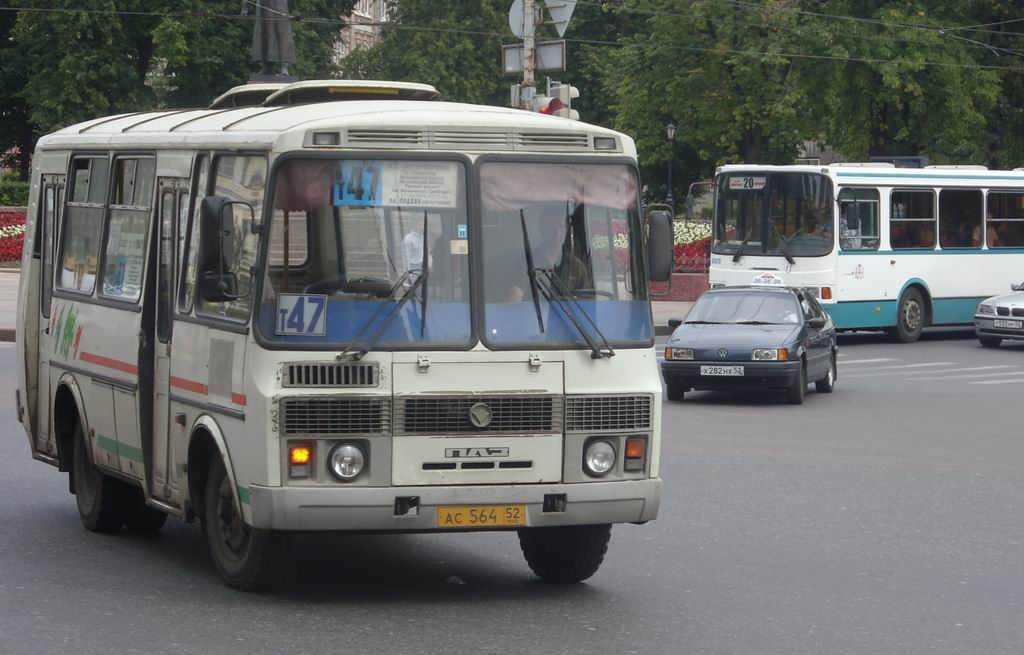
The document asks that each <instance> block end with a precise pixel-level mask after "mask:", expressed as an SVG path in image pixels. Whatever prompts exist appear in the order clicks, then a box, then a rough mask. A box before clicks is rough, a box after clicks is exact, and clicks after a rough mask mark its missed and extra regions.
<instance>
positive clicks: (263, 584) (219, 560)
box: [203, 457, 288, 591]
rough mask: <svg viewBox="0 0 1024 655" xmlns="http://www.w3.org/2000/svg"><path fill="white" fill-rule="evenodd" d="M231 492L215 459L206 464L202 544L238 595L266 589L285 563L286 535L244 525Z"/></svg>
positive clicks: (221, 467)
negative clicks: (205, 544) (207, 546)
mask: <svg viewBox="0 0 1024 655" xmlns="http://www.w3.org/2000/svg"><path fill="white" fill-rule="evenodd" d="M235 493H236V492H235V490H234V488H233V485H232V484H231V478H230V477H228V474H227V470H226V469H225V468H224V463H223V462H222V461H221V459H220V458H219V457H216V458H214V460H213V461H212V462H210V471H209V474H208V475H207V478H206V494H205V496H206V497H205V499H204V500H205V510H206V511H205V515H204V516H203V521H204V525H205V527H206V540H207V544H208V545H209V547H210V555H211V556H212V557H213V563H214V564H215V565H216V566H217V571H218V573H220V577H221V578H222V579H223V580H224V582H225V583H226V584H227V585H228V586H229V587H233V588H234V589H238V590H241V591H257V590H260V589H265V588H267V587H269V586H270V585H271V584H272V583H273V582H274V581H275V578H276V573H277V571H278V566H279V565H280V564H281V563H283V562H285V561H286V559H287V557H286V555H287V549H288V535H287V534H286V533H282V532H274V531H272V530H257V529H256V528H252V527H250V526H248V525H246V524H245V520H244V519H243V518H242V516H241V514H239V512H238V501H237V499H236V495H235Z"/></svg>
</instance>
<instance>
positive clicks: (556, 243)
mask: <svg viewBox="0 0 1024 655" xmlns="http://www.w3.org/2000/svg"><path fill="white" fill-rule="evenodd" d="M580 211H582V207H577V209H576V211H575V212H573V214H572V215H570V216H566V214H565V209H564V207H562V206H559V205H553V204H552V205H545V206H544V208H543V209H542V210H541V212H540V216H539V217H538V221H537V230H536V232H535V233H539V234H540V242H539V243H531V244H530V247H531V249H532V251H533V266H534V268H535V269H537V270H542V269H543V270H549V271H551V273H552V277H553V278H554V281H555V285H556V290H558V291H560V292H561V293H564V294H566V295H573V293H572V292H573V291H576V290H579V289H592V288H593V286H594V284H593V281H592V276H591V275H590V270H589V268H588V267H587V266H586V265H585V264H584V263H583V260H582V259H581V258H580V255H579V253H578V252H577V248H575V247H574V246H575V240H573V239H570V238H568V236H569V233H568V228H569V227H570V226H571V225H572V221H573V218H574V217H575V216H576V215H577V214H578V213H579V212H580ZM531 232H533V231H532V230H531ZM521 259H523V258H522V256H518V254H517V256H516V257H515V258H513V261H515V260H521ZM524 286H525V285H523V284H522V282H517V283H515V284H513V285H512V286H511V287H510V288H509V290H508V297H507V302H520V301H522V300H523V299H524V298H525V297H527V294H526V293H525V290H524V288H523V287H524Z"/></svg>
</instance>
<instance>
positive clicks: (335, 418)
mask: <svg viewBox="0 0 1024 655" xmlns="http://www.w3.org/2000/svg"><path fill="white" fill-rule="evenodd" d="M390 430H391V402H390V400H388V399H387V398H384V397H377V396H374V397H366V396H363V397H359V396H344V397H323V396H309V397H304V398H285V399H284V400H282V401H281V432H282V434H284V435H285V436H289V437H291V436H334V435H345V436H351V435H374V434H386V433H388V432H389V431H390Z"/></svg>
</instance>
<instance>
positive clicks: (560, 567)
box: [519, 524, 612, 582]
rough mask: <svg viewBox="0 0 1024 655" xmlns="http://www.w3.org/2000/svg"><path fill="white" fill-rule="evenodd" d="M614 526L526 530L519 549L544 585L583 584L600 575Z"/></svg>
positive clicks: (569, 526) (522, 535)
mask: <svg viewBox="0 0 1024 655" xmlns="http://www.w3.org/2000/svg"><path fill="white" fill-rule="evenodd" d="M611 534H612V526H611V525H607V524H606V525H567V526H559V527H553V528H523V529H522V530H520V531H519V546H520V547H521V548H522V549H523V556H524V557H526V563H527V564H529V565H530V570H531V571H533V572H534V573H535V574H536V575H537V577H538V578H540V579H541V580H544V581H545V582H582V581H584V580H586V579H587V578H589V577H590V576H592V575H594V574H595V573H597V569H598V568H600V567H601V562H603V561H604V554H605V553H606V552H607V551H608V541H609V539H611Z"/></svg>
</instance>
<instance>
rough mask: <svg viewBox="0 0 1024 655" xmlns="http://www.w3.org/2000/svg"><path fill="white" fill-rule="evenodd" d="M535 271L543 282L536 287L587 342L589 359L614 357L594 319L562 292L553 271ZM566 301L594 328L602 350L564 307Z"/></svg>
mask: <svg viewBox="0 0 1024 655" xmlns="http://www.w3.org/2000/svg"><path fill="white" fill-rule="evenodd" d="M536 271H537V273H540V275H541V277H540V280H541V281H542V282H543V284H539V285H538V286H539V288H540V290H541V293H543V294H544V297H545V298H546V299H547V301H548V302H549V303H551V304H552V305H555V306H557V307H558V308H559V309H561V310H562V313H563V314H565V317H566V318H568V319H569V322H570V323H572V324H573V327H575V328H576V331H577V332H579V333H580V336H582V337H583V340H584V341H586V342H587V345H588V346H589V347H590V357H591V358H593V359H601V358H602V357H614V356H615V351H614V350H612V346H611V344H610V343H608V338H607V337H605V336H604V333H602V332H601V329H600V328H599V327H597V323H595V322H594V319H592V318H591V317H590V314H588V313H587V312H585V311H584V310H583V308H582V307H581V306H580V304H579V301H578V300H577V299H576V298H573V297H571V296H569V295H567V294H566V293H565V292H564V291H563V289H562V286H561V284H559V282H558V278H557V277H556V276H555V272H554V270H553V269H550V268H541V269H536ZM566 300H568V301H569V302H571V303H572V304H573V306H574V307H576V309H577V310H578V311H579V313H580V314H583V316H584V318H586V319H587V322H588V323H590V325H591V327H593V328H594V332H596V333H597V336H598V337H600V338H601V341H602V343H603V344H604V348H600V347H598V345H597V343H595V342H594V339H593V337H592V336H591V335H590V332H589V331H588V330H587V329H586V328H585V327H583V324H582V323H580V321H579V319H578V318H576V315H575V314H574V313H573V312H572V310H570V309H569V308H568V307H566V306H565V301H566Z"/></svg>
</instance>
